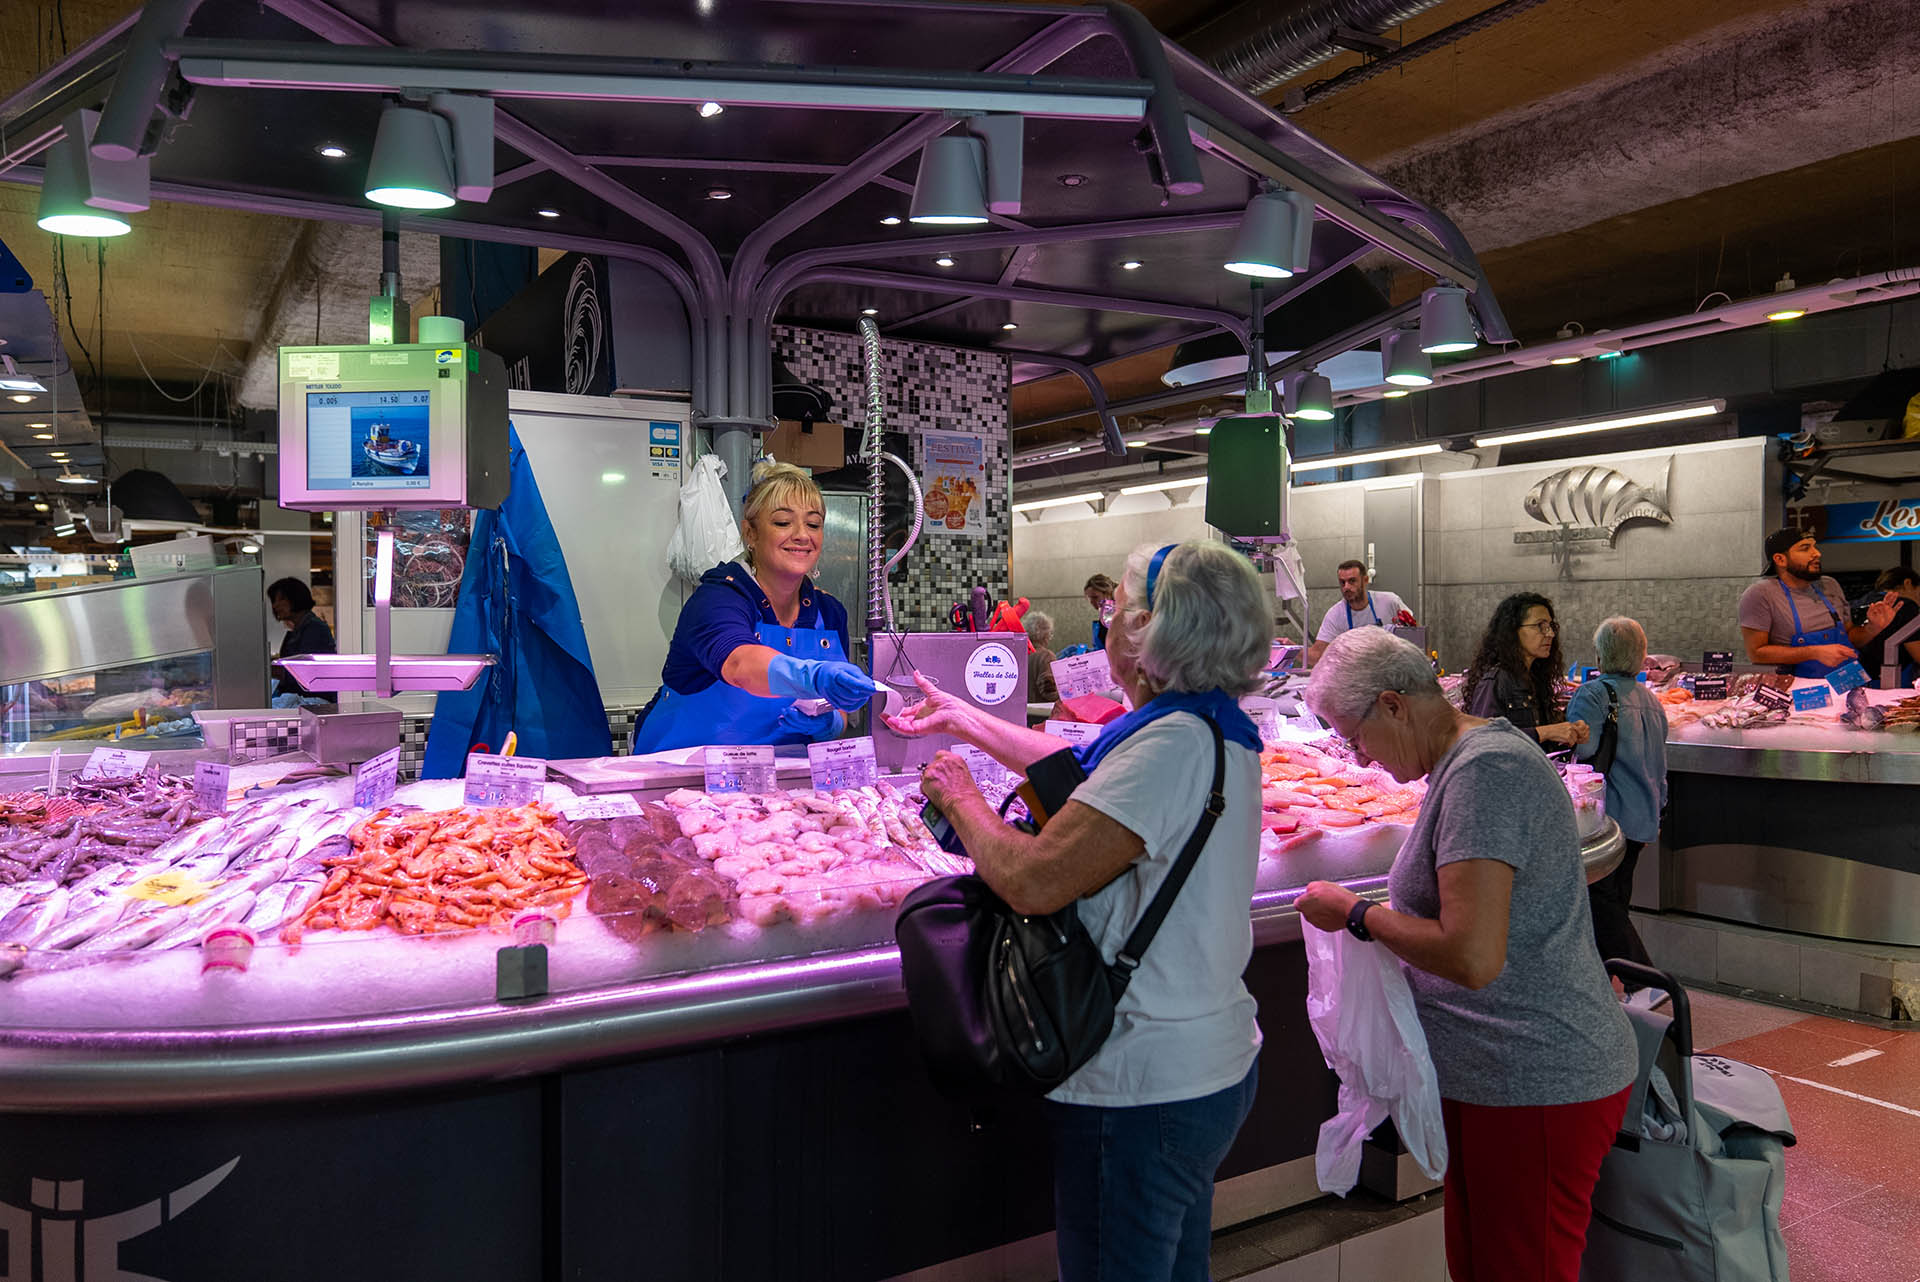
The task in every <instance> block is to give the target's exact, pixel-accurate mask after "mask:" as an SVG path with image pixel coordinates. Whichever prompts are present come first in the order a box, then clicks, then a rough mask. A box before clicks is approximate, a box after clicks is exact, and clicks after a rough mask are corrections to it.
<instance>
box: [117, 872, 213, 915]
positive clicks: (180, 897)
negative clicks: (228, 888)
mask: <svg viewBox="0 0 1920 1282" xmlns="http://www.w3.org/2000/svg"><path fill="white" fill-rule="evenodd" d="M212 889H213V883H212V882H210V881H195V880H194V879H193V878H191V877H189V876H187V874H186V873H184V872H181V871H180V870H179V869H177V868H173V869H169V870H168V871H166V872H160V873H155V874H154V875H153V876H151V877H143V878H141V879H140V880H139V881H136V882H134V883H133V884H132V885H131V886H128V887H126V889H124V890H123V891H121V892H120V893H122V894H124V895H126V896H127V897H128V898H129V899H151V900H154V901H155V902H156V903H162V904H171V905H173V906H174V907H176V908H178V907H179V906H180V905H181V904H190V903H192V902H193V901H194V900H196V899H198V898H200V897H201V896H202V895H204V894H206V893H207V892H208V891H209V890H212Z"/></svg>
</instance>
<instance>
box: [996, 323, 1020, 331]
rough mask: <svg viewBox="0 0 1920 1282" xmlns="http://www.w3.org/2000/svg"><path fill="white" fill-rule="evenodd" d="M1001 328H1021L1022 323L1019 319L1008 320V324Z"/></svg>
mask: <svg viewBox="0 0 1920 1282" xmlns="http://www.w3.org/2000/svg"><path fill="white" fill-rule="evenodd" d="M1000 328H1001V329H1019V328H1020V323H1019V322H1018V321H1008V322H1007V323H1006V324H1004V325H1002V326H1001V327H1000Z"/></svg>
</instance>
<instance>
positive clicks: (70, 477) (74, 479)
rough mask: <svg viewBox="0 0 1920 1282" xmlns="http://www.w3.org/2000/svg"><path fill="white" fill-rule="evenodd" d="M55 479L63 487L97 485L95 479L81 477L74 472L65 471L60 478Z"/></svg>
mask: <svg viewBox="0 0 1920 1282" xmlns="http://www.w3.org/2000/svg"><path fill="white" fill-rule="evenodd" d="M53 479H54V480H56V481H58V482H60V484H62V485H93V484H96V482H95V481H94V479H93V478H92V477H91V476H82V475H80V474H79V473H78V472H74V471H65V470H63V471H62V472H61V473H60V475H58V476H56V477H54V478H53Z"/></svg>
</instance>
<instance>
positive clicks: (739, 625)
mask: <svg viewBox="0 0 1920 1282" xmlns="http://www.w3.org/2000/svg"><path fill="white" fill-rule="evenodd" d="M762 623H771V624H774V625H775V626H779V623H780V620H779V619H778V618H776V617H775V616H774V613H773V602H772V601H770V600H769V599H768V598H767V594H766V593H765V592H763V591H762V590H761V588H760V584H759V583H758V582H757V581H756V580H755V579H754V577H753V573H752V571H750V570H748V569H747V568H746V567H745V566H743V565H740V564H739V563H738V562H734V561H728V562H726V563H725V564H722V565H716V566H715V567H713V569H711V570H708V571H707V572H706V573H705V574H703V575H701V576H700V586H699V587H697V588H695V589H694V590H693V595H692V596H690V597H688V598H687V603H686V605H685V606H683V607H682V608H681V610H680V621H679V623H677V624H675V625H674V629H673V641H672V642H671V644H669V645H668V647H667V662H666V665H665V666H664V667H663V668H662V669H661V670H660V682H661V684H662V685H665V686H667V687H668V688H670V689H671V690H673V691H674V692H675V693H676V694H698V693H700V691H702V690H705V689H706V688H707V687H708V686H710V685H712V684H713V683H714V682H716V681H718V680H719V679H720V670H721V666H722V665H723V664H725V663H726V661H727V656H728V655H730V654H732V653H733V652H734V651H735V650H737V649H739V648H740V647H741V646H743V645H759V644H760V637H759V634H758V633H756V632H755V631H754V629H755V628H757V627H758V626H759V625H761V624H762ZM794 626H795V627H798V628H815V629H819V630H821V631H830V632H835V633H838V634H839V637H840V649H841V652H842V653H844V654H851V653H852V652H853V648H852V645H851V643H850V641H849V639H848V636H847V607H846V606H844V605H842V604H840V602H839V600H838V599H836V598H835V597H834V596H833V594H832V593H830V592H822V591H820V590H819V589H818V588H816V587H814V585H813V580H812V579H802V580H801V581H800V614H799V617H798V618H796V619H795V620H794ZM801 657H807V656H801Z"/></svg>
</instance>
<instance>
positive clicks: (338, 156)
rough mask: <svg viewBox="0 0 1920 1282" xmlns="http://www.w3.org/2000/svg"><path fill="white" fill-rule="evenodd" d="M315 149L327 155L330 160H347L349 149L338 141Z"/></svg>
mask: <svg viewBox="0 0 1920 1282" xmlns="http://www.w3.org/2000/svg"><path fill="white" fill-rule="evenodd" d="M314 150H315V151H317V152H319V153H320V154H321V155H323V156H325V157H326V158H327V159H328V160H345V159H346V158H347V149H346V148H345V147H342V146H339V145H338V144H336V143H327V144H325V145H324V146H320V147H315V148H314Z"/></svg>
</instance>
